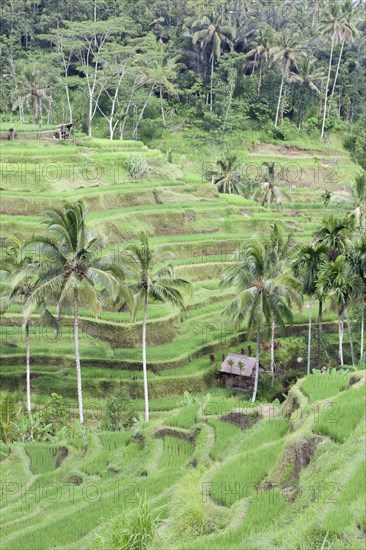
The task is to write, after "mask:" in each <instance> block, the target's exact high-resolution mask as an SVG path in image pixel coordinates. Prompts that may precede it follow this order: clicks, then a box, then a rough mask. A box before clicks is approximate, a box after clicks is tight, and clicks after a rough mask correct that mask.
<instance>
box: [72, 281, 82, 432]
mask: <svg viewBox="0 0 366 550" xmlns="http://www.w3.org/2000/svg"><path fill="white" fill-rule="evenodd" d="M74 340H75V358H76V380H77V389H78V402H79V420H80V423H81V424H83V423H84V409H83V390H82V386H81V367H80V350H79V297H78V290H77V288H75V289H74Z"/></svg>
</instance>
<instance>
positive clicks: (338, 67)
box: [328, 38, 345, 115]
mask: <svg viewBox="0 0 366 550" xmlns="http://www.w3.org/2000/svg"><path fill="white" fill-rule="evenodd" d="M344 44H345V39H344V38H343V40H342V45H341V51H340V53H339V57H338V63H337V70H336V74H335V77H334V82H333V88H332V93H331V94H330V98H329V108H328V115H329V111H330V107H331V104H332V100H333V96H334V92H335V88H336V85H337V80H338V75H339V69H340V66H341V61H342V55H343V48H344Z"/></svg>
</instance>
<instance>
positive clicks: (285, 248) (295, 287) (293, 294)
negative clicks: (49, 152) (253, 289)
mask: <svg viewBox="0 0 366 550" xmlns="http://www.w3.org/2000/svg"><path fill="white" fill-rule="evenodd" d="M264 246H265V249H266V263H267V268H266V269H267V271H268V273H269V274H270V275H271V277H273V278H274V280H275V282H276V285H277V291H278V292H279V294H280V296H281V299H283V300H285V301H286V303H287V304H288V306H289V307H292V306H293V305H295V306H296V307H297V308H298V309H301V306H302V299H301V295H300V294H299V290H300V285H299V282H298V281H297V280H296V279H295V278H294V277H293V276H292V275H291V272H290V270H289V267H290V259H291V257H292V254H293V250H294V248H295V241H294V239H293V236H292V234H291V233H289V234H287V235H286V233H285V231H284V230H283V227H282V226H281V225H279V224H278V223H274V224H273V226H271V231H270V233H269V234H268V235H266V236H265V240H264ZM275 329H276V322H275V319H274V318H272V324H271V366H270V368H271V378H272V386H273V384H274V372H275Z"/></svg>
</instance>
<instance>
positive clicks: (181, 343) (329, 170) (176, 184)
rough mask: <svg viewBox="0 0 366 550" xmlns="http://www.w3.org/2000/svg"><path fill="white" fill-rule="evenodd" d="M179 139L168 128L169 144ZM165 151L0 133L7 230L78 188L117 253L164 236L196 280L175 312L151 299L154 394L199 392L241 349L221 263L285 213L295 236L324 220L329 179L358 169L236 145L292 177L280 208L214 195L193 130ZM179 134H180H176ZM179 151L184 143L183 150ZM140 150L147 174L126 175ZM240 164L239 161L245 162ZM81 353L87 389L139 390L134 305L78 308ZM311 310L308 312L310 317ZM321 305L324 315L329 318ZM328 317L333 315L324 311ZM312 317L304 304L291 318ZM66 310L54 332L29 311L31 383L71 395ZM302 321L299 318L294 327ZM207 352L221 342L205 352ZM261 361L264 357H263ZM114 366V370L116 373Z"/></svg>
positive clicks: (14, 370)
mask: <svg viewBox="0 0 366 550" xmlns="http://www.w3.org/2000/svg"><path fill="white" fill-rule="evenodd" d="M176 139H178V138H176V137H175V136H174V135H172V136H171V141H172V144H173V145H174V143H175V140H176ZM180 140H181V141H180V150H179V147H178V145H177V151H178V152H177V154H175V155H174V160H175V164H173V163H170V162H168V161H167V158H166V155H165V154H164V153H163V152H162V150H160V149H149V148H148V147H146V146H145V145H144V144H143V143H142V142H137V141H122V142H118V141H113V142H110V141H107V140H101V139H93V140H89V141H88V140H81V141H80V142H79V143H78V144H72V143H55V142H54V141H53V140H50V141H41V140H40V141H32V140H27V141H15V142H11V143H7V142H6V143H3V144H2V150H1V154H2V158H1V162H2V164H1V184H0V185H1V203H0V207H1V213H2V227H1V229H2V239H3V243H2V244H3V246H6V244H7V239H8V238H10V237H11V236H13V235H15V236H17V237H18V238H20V239H24V238H25V237H26V236H29V234H30V233H32V232H33V233H36V232H37V231H39V229H40V225H39V222H40V218H39V214H40V212H41V211H42V209H44V208H46V207H47V206H50V205H53V206H57V205H61V204H62V203H63V202H64V201H65V200H71V199H72V200H76V199H79V198H82V199H83V200H84V201H85V203H86V204H87V207H88V210H89V214H88V216H89V223H90V225H91V226H92V227H95V228H98V229H99V230H101V231H102V232H104V233H106V234H107V235H108V239H109V250H110V251H113V252H114V254H115V255H118V254H119V253H120V252H121V251H122V249H123V247H124V246H125V245H126V243H127V242H128V241H130V240H133V239H136V238H137V236H138V233H139V231H141V230H147V231H148V234H149V236H150V238H151V243H152V244H162V245H170V246H171V247H172V248H173V249H174V251H175V253H176V259H175V260H174V263H175V266H176V272H177V274H178V275H179V276H181V277H184V278H187V279H188V280H190V281H192V282H193V286H194V292H193V294H192V296H188V297H187V312H186V313H185V314H181V313H180V312H179V311H178V310H172V309H170V308H169V307H166V306H162V305H152V306H151V308H150V312H149V322H148V335H147V339H148V365H149V370H150V382H151V392H152V397H154V398H158V397H160V396H165V395H168V394H169V395H174V394H177V393H179V392H181V391H184V390H189V391H196V392H200V391H205V390H207V389H208V388H210V387H212V386H213V385H216V375H215V372H216V368H217V364H218V362H219V360H220V359H221V356H222V354H223V353H225V352H226V351H228V350H229V349H231V350H232V348H233V347H235V346H236V347H237V348H238V350H239V349H240V346H241V342H242V341H243V339H245V335H244V334H238V331H237V330H235V329H234V327H233V326H232V325H231V323H230V322H228V321H227V320H225V319H224V318H223V317H222V310H223V308H224V307H225V305H226V304H227V303H228V300H229V299H230V293H228V292H227V291H223V290H222V289H220V288H219V279H220V275H221V272H222V270H223V268H224V267H225V266H227V265H228V264H229V263H230V261H231V260H232V255H233V253H234V252H235V251H237V250H238V249H239V248H240V247H241V246H242V244H243V243H245V241H247V240H248V239H250V238H251V237H252V236H253V235H255V234H257V233H258V232H259V231H263V230H265V229H266V228H267V229H268V228H269V227H270V225H271V224H272V223H273V222H274V221H280V222H283V223H284V225H285V227H286V228H287V229H288V230H289V231H293V233H294V236H295V238H296V239H297V240H298V241H299V242H300V241H305V240H306V239H308V238H309V237H310V235H311V234H312V232H313V231H314V229H315V228H316V227H317V225H318V224H319V222H320V221H321V219H322V218H323V217H324V216H326V215H327V214H329V213H330V212H331V211H332V208H333V207H332V206H331V205H330V206H329V205H328V206H327V207H326V206H324V204H323V199H322V193H323V191H324V189H326V188H329V189H330V190H337V189H340V188H341V187H342V185H343V183H344V182H346V181H350V179H352V177H353V175H354V174H355V173H356V171H357V168H356V167H355V165H353V164H352V163H351V161H350V159H349V157H348V156H347V155H346V154H345V153H344V152H342V151H341V150H339V148H337V146H336V144H335V145H334V147H333V148H332V147H328V148H327V147H325V146H323V147H321V148H320V149H318V150H310V149H309V150H305V149H300V148H296V147H291V146H287V147H285V146H276V145H271V144H267V145H266V144H262V145H255V146H250V145H248V144H246V146H245V147H243V148H242V150H241V151H240V153H239V156H240V159H241V161H242V162H243V163H244V166H245V174H244V176H245V177H246V176H248V177H249V176H253V175H255V174H258V172H259V173H260V171H261V169H262V163H263V162H264V161H267V160H275V161H276V165H277V166H278V167H279V168H281V171H280V174H279V177H280V178H283V179H286V180H287V181H288V182H289V184H290V185H289V188H290V190H289V198H288V199H286V201H285V203H284V210H283V212H277V211H275V210H273V209H272V210H268V209H267V208H262V207H260V206H259V205H258V203H257V202H255V201H254V200H251V199H245V198H243V197H238V196H233V195H219V194H218V193H217V192H216V189H215V187H214V186H213V185H212V184H211V183H210V182H209V181H207V180H206V179H205V178H204V177H203V176H202V173H203V172H204V168H205V166H206V167H207V166H208V165H210V163H211V161H212V160H214V158H215V156H216V154H217V152H216V151H215V150H214V149H213V148H211V150H210V148H209V147H206V148H205V149H203V150H202V151H201V152H200V154H198V153H197V154H196V156H195V154H192V157H191V158H190V159H189V160H188V159H187V157H186V155H185V154H184V153H185V147H190V145H189V143H190V142H189V136H188V137H187V142H186V143H183V142H182V138H181V137H180ZM182 143H183V144H182ZM179 151H180V152H179ZM137 154H139V155H143V156H144V157H145V158H146V159H147V160H148V163H149V171H148V173H147V175H146V176H145V177H144V179H143V181H141V182H135V181H132V180H131V179H130V178H129V176H128V174H127V172H126V170H125V168H124V165H123V162H124V160H125V159H126V158H127V157H128V156H129V155H137ZM243 170H244V169H243ZM80 313H81V316H82V319H81V322H80V325H81V333H82V334H81V355H82V365H83V373H84V391H85V395H86V398H101V397H103V395H105V394H106V393H108V392H109V391H110V390H111V388H112V387H114V386H115V385H116V383H118V384H121V385H125V386H127V387H128V389H129V391H130V393H131V394H132V395H134V396H135V397H138V398H140V397H141V396H142V378H141V372H140V364H141V357H140V339H141V313H139V314H138V316H137V319H136V321H135V322H134V323H131V322H130V320H129V313H128V312H120V313H119V312H116V311H103V313H102V314H101V315H100V316H99V317H98V318H94V317H93V316H92V315H91V313H90V312H89V311H88V308H87V307H86V304H84V305H82V307H81V311H80ZM315 315H316V313H315V312H314V319H315ZM327 315H328V317H327ZM327 315H326V316H325V321H327V320H328V321H332V320H333V319H334V315H333V314H332V313H329V314H327ZM306 321H307V311H306V305H305V307H304V310H303V312H302V313H301V314H298V317H297V323H298V324H299V325H301V324H302V323H306ZM71 323H72V319H71V317H68V316H67V312H66V317H65V319H64V320H63V325H62V330H61V333H60V334H59V335H58V336H57V337H56V336H55V335H54V334H53V333H52V331H50V329H47V328H46V327H41V326H39V322H38V319H37V317H36V316H35V317H34V318H33V319H32V322H31V358H32V367H31V370H32V376H33V378H32V388H33V390H34V396H35V400H36V401H37V399H38V398H39V400H42V395H43V394H44V393H45V392H46V393H50V392H51V391H55V390H56V388H58V389H59V391H60V393H62V394H63V395H64V396H65V397H67V398H70V399H75V398H76V393H75V379H74V370H73V368H72V367H73V365H74V363H73V340H72V339H73V336H72V326H71ZM21 325H22V317H21V309H20V307H18V308H17V307H13V308H12V309H11V310H10V311H9V312H8V313H7V314H6V315H4V316H3V318H2V320H1V327H0V329H1V345H2V350H3V359H2V362H3V367H2V371H1V383H2V385H3V387H4V389H11V390H18V389H20V390H22V388H23V386H24V377H23V376H22V374H23V372H24V367H23V365H24V346H25V344H24V334H23V332H22V329H21ZM299 331H301V329H300V328H299ZM209 353H216V357H215V362H214V363H211V362H210V361H209V358H208V354H209ZM263 360H264V363H265V364H266V362H268V358H266V357H264V358H263ZM117 371H118V373H117Z"/></svg>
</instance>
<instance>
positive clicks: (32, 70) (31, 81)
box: [12, 62, 52, 124]
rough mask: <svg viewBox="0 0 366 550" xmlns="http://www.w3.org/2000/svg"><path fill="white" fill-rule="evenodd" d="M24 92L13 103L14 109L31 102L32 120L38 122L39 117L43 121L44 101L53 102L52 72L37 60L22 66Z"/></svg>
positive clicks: (34, 122)
mask: <svg viewBox="0 0 366 550" xmlns="http://www.w3.org/2000/svg"><path fill="white" fill-rule="evenodd" d="M22 69H23V70H22V80H23V82H22V85H23V93H21V95H20V96H19V97H18V99H17V100H16V101H15V102H14V103H13V105H12V110H13V111H15V110H16V109H18V108H23V105H24V104H26V103H28V102H31V105H32V122H33V124H36V121H37V117H38V116H39V122H40V124H42V122H43V103H44V101H46V102H47V103H48V104H49V105H50V104H51V103H52V97H51V96H50V95H49V92H50V72H49V71H46V70H45V67H44V66H42V65H40V64H39V63H37V62H34V63H31V64H27V65H26V66H24V67H23V68H22Z"/></svg>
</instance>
